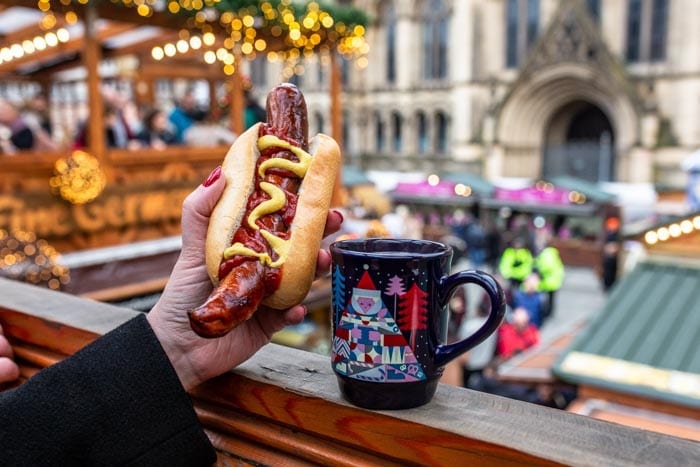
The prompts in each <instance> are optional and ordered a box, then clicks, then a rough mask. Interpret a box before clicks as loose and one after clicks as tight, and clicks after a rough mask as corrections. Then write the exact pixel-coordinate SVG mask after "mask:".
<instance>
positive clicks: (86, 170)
mask: <svg viewBox="0 0 700 467" xmlns="http://www.w3.org/2000/svg"><path fill="white" fill-rule="evenodd" d="M106 184H107V177H106V176H105V174H104V172H103V171H102V169H101V167H100V163H99V161H98V160H97V158H96V157H94V156H92V155H90V154H88V153H87V152H85V151H74V152H73V153H72V154H71V155H70V156H69V157H67V158H61V159H58V160H57V161H56V163H55V164H54V176H53V177H51V179H50V180H49V185H50V186H51V189H52V191H53V192H54V193H56V194H58V195H60V196H61V198H63V199H65V200H66V201H68V202H70V203H71V204H85V203H89V202H91V201H93V200H94V199H95V198H97V197H98V196H99V195H100V193H102V190H104V188H105V185H106Z"/></svg>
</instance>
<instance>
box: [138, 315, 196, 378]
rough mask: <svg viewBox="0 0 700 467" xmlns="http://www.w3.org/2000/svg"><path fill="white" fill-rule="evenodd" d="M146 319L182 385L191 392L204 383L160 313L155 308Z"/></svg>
mask: <svg viewBox="0 0 700 467" xmlns="http://www.w3.org/2000/svg"><path fill="white" fill-rule="evenodd" d="M146 319H147V320H148V323H149V324H150V326H151V329H152V330H153V333H154V334H155V336H156V338H157V339H158V342H159V343H160V346H161V348H162V349H163V351H164V352H165V355H166V356H167V357H168V360H169V361H170V364H171V366H172V367H173V370H175V374H176V375H177V377H178V379H179V380H180V384H182V387H183V388H185V390H186V391H189V390H190V389H192V388H193V387H195V386H197V385H198V384H199V383H201V382H202V381H201V380H200V378H199V377H198V376H197V372H196V371H195V368H194V365H192V362H191V361H190V359H189V355H188V353H187V352H186V351H185V350H184V349H183V347H182V346H181V345H179V344H178V342H177V338H176V337H173V334H171V333H170V332H169V331H168V323H163V322H162V321H161V320H160V313H159V312H158V311H157V310H156V308H154V309H153V310H151V312H149V313H148V315H146Z"/></svg>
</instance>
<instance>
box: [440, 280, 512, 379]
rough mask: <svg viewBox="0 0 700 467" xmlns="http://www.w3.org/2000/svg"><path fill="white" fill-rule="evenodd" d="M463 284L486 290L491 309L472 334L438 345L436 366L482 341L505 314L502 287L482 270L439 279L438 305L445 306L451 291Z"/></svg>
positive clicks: (442, 364)
mask: <svg viewBox="0 0 700 467" xmlns="http://www.w3.org/2000/svg"><path fill="white" fill-rule="evenodd" d="M463 284H476V285H478V286H479V287H481V288H482V289H484V290H485V291H486V293H487V294H488V295H489V298H490V299H491V311H490V312H489V317H488V319H487V320H486V322H485V323H484V325H483V326H481V327H480V328H479V329H478V330H477V331H476V332H475V333H474V334H472V335H471V336H469V337H467V338H465V339H463V340H461V341H459V342H455V343H453V344H445V345H439V346H438V348H437V351H436V352H435V360H434V363H435V365H436V366H437V367H441V366H444V365H446V364H447V363H448V362H450V361H451V360H453V359H455V358H457V357H459V356H460V355H462V354H463V353H464V352H466V351H467V350H469V349H471V348H473V347H475V346H477V345H478V344H480V343H482V342H483V341H484V340H485V339H486V338H487V337H488V336H490V335H491V334H492V333H494V332H495V331H496V329H498V326H500V324H501V322H502V321H503V318H504V316H505V314H506V298H505V294H504V293H503V289H502V288H501V286H500V285H499V284H498V282H497V281H496V279H494V278H493V277H491V276H490V275H489V274H486V273H485V272H482V271H460V272H457V273H455V274H452V275H450V276H445V277H443V278H442V279H440V285H439V300H440V306H441V307H445V306H447V302H448V301H449V300H450V297H451V296H452V292H454V290H455V289H456V288H457V287H458V286H460V285H463Z"/></svg>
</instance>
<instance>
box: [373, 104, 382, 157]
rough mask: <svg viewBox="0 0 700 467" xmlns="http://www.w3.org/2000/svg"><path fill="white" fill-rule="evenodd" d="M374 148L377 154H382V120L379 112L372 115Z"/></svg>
mask: <svg viewBox="0 0 700 467" xmlns="http://www.w3.org/2000/svg"><path fill="white" fill-rule="evenodd" d="M374 146H375V149H376V150H377V153H378V154H381V153H382V152H384V120H382V116H381V115H379V112H377V113H375V114H374Z"/></svg>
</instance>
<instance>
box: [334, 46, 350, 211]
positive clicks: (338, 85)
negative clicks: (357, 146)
mask: <svg viewBox="0 0 700 467" xmlns="http://www.w3.org/2000/svg"><path fill="white" fill-rule="evenodd" d="M330 55H331V60H330V67H331V73H330V75H331V76H330V79H331V82H330V93H331V109H330V111H331V136H332V137H333V138H334V139H335V141H336V142H337V143H338V146H340V151H341V154H342V152H343V145H344V141H343V103H342V101H341V92H342V86H343V82H342V76H341V72H340V61H339V59H338V54H337V53H336V52H335V51H334V50H332V51H331V53H330ZM340 166H341V170H339V171H338V176H337V177H336V179H335V186H334V188H333V197H332V198H331V206H334V207H339V206H344V205H345V204H346V201H347V192H346V190H345V187H344V186H343V175H342V173H341V172H342V166H343V164H342V163H341V164H340Z"/></svg>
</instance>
